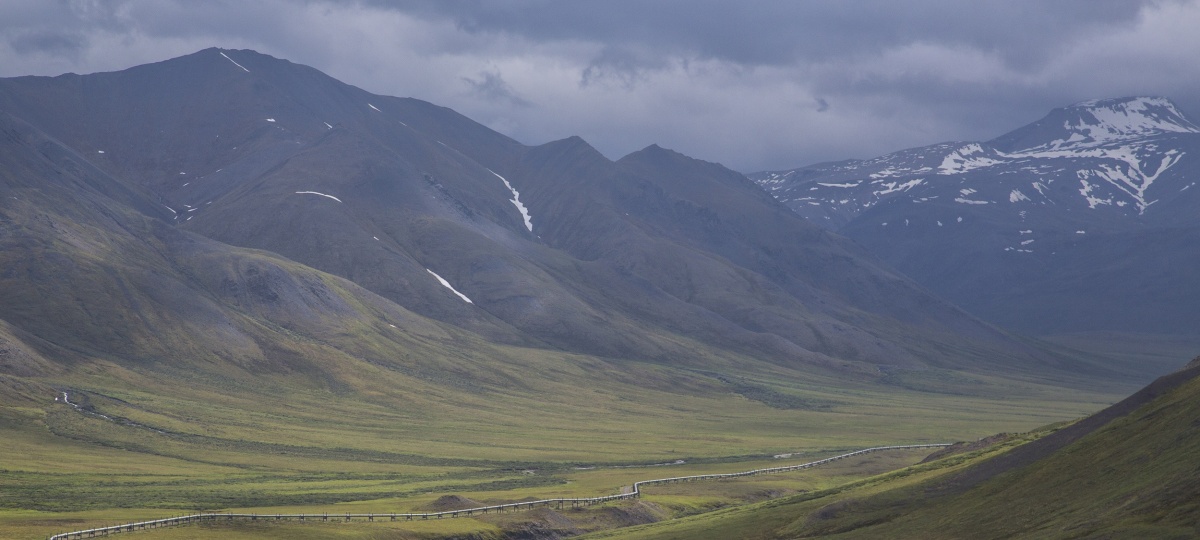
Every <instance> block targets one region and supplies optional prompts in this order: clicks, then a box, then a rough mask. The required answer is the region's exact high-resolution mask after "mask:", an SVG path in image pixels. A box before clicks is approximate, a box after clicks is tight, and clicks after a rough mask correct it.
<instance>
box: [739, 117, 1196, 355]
mask: <svg viewBox="0 0 1200 540" xmlns="http://www.w3.org/2000/svg"><path fill="white" fill-rule="evenodd" d="M1197 156H1200V128H1198V127H1197V126H1196V125H1195V124H1194V123H1192V122H1191V121H1190V120H1188V119H1187V118H1186V117H1185V116H1183V114H1182V113H1181V112H1180V111H1179V110H1178V109H1177V108H1176V107H1175V106H1174V105H1173V104H1172V103H1171V102H1170V101H1168V100H1165V99H1162V98H1123V99H1111V100H1096V101H1089V102H1083V103H1078V104H1075V105H1072V106H1070V107H1065V108H1062V109H1055V110H1054V111H1052V112H1051V113H1050V114H1049V115H1048V116H1047V117H1046V118H1044V119H1042V120H1040V121H1038V122H1035V123H1033V124H1030V125H1028V126H1025V127H1023V128H1020V129H1017V130H1015V131H1013V132H1011V133H1009V134H1006V135H1003V136H1001V137H998V138H996V139H993V140H992V141H988V142H983V143H945V144H939V145H933V146H928V147H923V148H915V149H910V150H904V151H901V152H897V153H894V154H889V155H887V156H882V157H879V158H875V159H871V160H866V161H848V162H840V163H829V164H822V165H814V166H812V167H806V168H802V169H796V170H792V171H782V172H775V173H759V174H756V175H753V177H754V179H755V180H756V182H757V183H759V185H761V186H762V187H764V188H765V189H767V190H768V191H770V192H771V193H772V194H773V195H775V196H776V197H777V198H779V199H780V200H781V201H784V202H785V203H787V204H788V205H789V207H791V208H792V209H793V210H795V211H796V212H797V213H800V214H801V215H804V216H806V217H808V218H810V219H812V220H813V221H814V222H816V223H818V224H822V225H823V226H825V227H828V228H830V229H832V230H836V231H838V232H840V233H842V234H845V235H846V236H848V237H850V238H852V239H854V240H855V241H857V242H859V243H861V244H862V245H863V246H865V247H867V248H868V249H869V250H870V251H871V252H872V253H875V254H876V255H878V256H879V257H880V258H882V259H883V260H885V261H887V262H888V263H891V264H893V265H895V266H896V267H897V268H898V269H899V270H901V271H902V272H904V273H905V274H906V275H908V276H910V277H912V278H913V279H915V280H916V281H918V282H919V283H922V284H923V285H925V286H927V287H929V288H931V289H933V290H934V291H936V292H938V293H940V294H942V295H944V296H946V297H947V298H948V299H950V300H951V301H953V302H955V303H956V304H958V305H960V306H963V307H964V308H965V309H966V310H967V311H969V312H971V313H973V314H976V315H979V316H981V317H983V318H984V319H986V320H989V321H992V322H995V323H998V324H1000V325H1002V326H1006V327H1010V328H1016V329H1020V330H1023V331H1026V332H1032V333H1038V334H1052V333H1061V332H1079V331H1126V332H1151V333H1181V334H1183V333H1195V331H1196V330H1198V329H1200V327H1198V326H1197V324H1200V322H1198V321H1200V311H1197V310H1198V309H1200V308H1198V307H1197V306H1200V280H1196V279H1194V277H1192V276H1191V275H1190V274H1188V273H1187V269H1188V268H1195V266H1196V264H1197V263H1200V259H1198V258H1197V257H1200V255H1197V254H1196V253H1195V250H1191V249H1186V246H1188V245H1191V243H1192V242H1193V241H1194V239H1195V237H1196V235H1197V231H1200V219H1198V218H1197V215H1200V214H1197V212H1196V211H1195V209H1196V208H1198V207H1200V198H1198V197H1200V191H1197V190H1195V189H1193V186H1194V184H1195V182H1196V179H1197V177H1198V176H1200V162H1198V161H1196V158H1197Z"/></svg>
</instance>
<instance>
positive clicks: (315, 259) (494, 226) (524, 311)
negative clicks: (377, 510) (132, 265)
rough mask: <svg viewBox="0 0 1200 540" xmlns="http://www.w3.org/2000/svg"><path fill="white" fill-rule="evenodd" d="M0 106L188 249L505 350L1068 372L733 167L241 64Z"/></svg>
mask: <svg viewBox="0 0 1200 540" xmlns="http://www.w3.org/2000/svg"><path fill="white" fill-rule="evenodd" d="M0 108H3V109H6V110H9V111H11V112H12V113H13V114H19V115H21V117H22V118H23V119H25V120H26V121H28V122H30V123H31V124H34V125H36V126H38V127H39V128H40V129H43V130H45V131H46V132H48V133H50V134H52V135H53V136H54V137H56V138H58V139H59V140H62V141H63V142H64V143H65V144H67V145H68V146H70V147H72V148H75V149H77V150H78V151H79V152H80V153H81V154H82V155H86V156H88V159H89V160H91V161H93V162H94V163H95V164H96V166H97V167H99V168H101V169H102V170H104V171H106V172H108V173H109V174H110V175H111V176H112V177H114V178H119V179H121V181H124V182H128V183H130V185H131V187H130V189H138V190H142V191H144V192H145V193H148V194H149V196H148V198H150V199H152V200H153V203H154V204H159V205H161V206H162V207H165V208H166V209H167V211H168V212H171V213H172V214H171V219H170V221H172V222H174V223H175V224H177V226H179V227H181V228H183V229H186V230H190V231H194V232H197V233H200V234H203V235H204V236H207V237H209V238H212V239H215V240H218V241H220V242H224V243H228V244H232V245H237V246H243V247H250V248H256V249H263V250H268V251H271V252H274V253H278V254H280V255H282V256H284V257H287V258H289V259H292V260H295V261H297V262H300V263H302V264H305V265H307V266H310V267H312V268H316V269H318V270H321V271H325V272H329V273H332V274H334V275H338V276H341V277H344V278H346V279H349V280H351V281H353V282H354V283H356V284H358V285H360V286H362V287H364V288H366V289H368V290H370V291H372V292H374V293H377V294H380V295H382V296H383V297H385V298H387V299H389V300H391V301H393V302H396V303H398V304H399V305H401V306H404V307H405V308H406V309H410V310H413V311H414V312H416V313H420V314H422V315H424V316H428V317H432V318H434V319H437V320H441V321H445V322H449V323H452V324H454V325H456V326H459V327H461V328H464V329H467V330H469V331H471V332H473V333H476V334H479V335H482V336H485V337H487V338H488V339H490V340H492V341H494V342H499V343H507V344H514V345H521V346H536V347H550V348H558V349H565V350H568V351H575V352H583V353H588V354H599V355H604V356H610V357H624V358H639V359H653V360H655V361H660V362H667V363H680V362H684V363H686V362H688V361H690V360H688V359H691V358H696V357H698V356H705V355H707V354H708V353H707V352H706V348H707V347H717V348H718V349H722V350H728V351H731V352H737V353H739V354H752V355H759V356H763V357H765V358H769V359H771V360H773V361H775V362H780V363H784V364H795V363H800V364H811V365H814V366H815V365H821V366H825V367H826V368H829V369H835V370H849V371H864V370H865V372H875V373H876V375H878V372H877V371H876V370H875V368H873V367H872V365H875V364H887V365H897V366H904V367H929V366H937V367H944V368H956V367H974V368H982V367H987V366H990V367H987V369H1003V368H1000V367H999V366H1000V365H1002V364H1006V363H1007V364H1012V365H1014V366H1015V365H1021V366H1025V367H1026V368H1028V369H1031V370H1034V371H1037V370H1039V369H1041V368H1040V367H1038V366H1042V367H1045V366H1047V365H1050V364H1057V363H1060V362H1064V361H1065V360H1064V358H1062V357H1060V356H1056V355H1055V354H1047V353H1046V352H1045V351H1044V350H1038V349H1037V348H1031V347H1029V346H1027V345H1025V344H1023V343H1019V342H1017V341H1014V340H1012V339H1011V338H1009V337H1007V336H1005V335H1003V334H1001V333H998V332H997V331H995V330H994V329H992V328H989V327H987V326H986V325H984V324H982V323H979V322H978V321H975V320H973V319H971V318H969V317H966V316H964V315H963V314H962V313H961V312H959V311H958V310H956V309H955V308H953V307H951V306H950V305H948V304H946V303H944V302H942V301H940V300H938V299H936V298H934V297H933V296H932V295H930V294H928V293H927V292H925V291H924V290H922V289H921V288H919V287H917V286H914V285H913V284H912V283H911V282H909V281H907V280H906V279H904V278H902V277H899V276H897V275H895V274H893V273H891V272H890V271H888V270H886V269H884V267H883V266H881V265H880V264H878V263H876V262H874V261H872V260H870V258H869V257H868V256H866V255H865V254H864V253H863V252H862V251H861V250H859V249H858V248H857V247H855V246H853V245H851V244H849V243H847V242H845V241H844V240H843V239H841V238H839V237H836V236H833V235H829V234H827V233H824V232H821V231H819V230H817V229H815V228H813V227H812V226H811V225H809V224H807V223H804V222H803V220H799V219H793V218H791V217H790V216H789V215H788V214H787V213H786V212H782V211H781V210H782V207H780V206H779V205H778V204H776V203H775V202H773V201H771V200H769V199H768V198H766V197H763V196H762V195H761V194H758V193H756V192H753V190H751V189H749V188H751V187H752V186H750V185H748V184H747V183H746V182H745V180H744V179H742V178H741V177H740V176H739V175H736V174H734V173H732V172H730V171H728V170H726V169H723V168H721V167H718V166H715V165H711V164H710V165H703V166H701V165H699V164H697V163H696V162H693V161H691V160H688V159H685V158H683V157H682V156H676V157H674V158H670V159H661V156H660V155H661V152H662V151H661V149H654V148H651V149H647V150H646V151H643V152H640V153H637V154H634V155H632V156H630V157H627V158H626V159H624V160H622V161H621V162H620V163H614V162H612V161H610V160H608V159H606V158H604V157H603V156H602V155H600V154H599V153H597V152H596V151H595V150H594V149H592V148H591V147H590V146H588V145H587V144H586V143H585V142H583V141H582V140H581V139H578V138H571V139H566V140H563V141H557V142H553V143H549V144H545V145H542V146H538V147H525V146H523V145H520V144H518V143H516V142H515V141H512V140H510V139H507V138H505V137H503V136H502V135H499V134H497V133H495V132H493V131H491V130H489V129H487V128H485V127H483V126H480V125H478V124H476V123H474V122H471V121H470V120H468V119H466V118H464V117H462V116H460V115H458V114H456V113H454V112H453V111H450V110H448V109H442V108H439V107H435V106H433V105H430V104H427V103H424V102H420V101H417V100H411V99H399V98H391V97H385V96H377V95H373V94H369V93H367V92H364V91H362V90H360V89H357V88H354V87H351V86H348V85H345V84H343V83H340V82H338V81H335V80H333V79H331V78H329V77H327V76H325V75H323V74H321V73H319V72H317V71H316V70H313V69H311V68H307V67H304V66H298V65H295V64H292V63H290V62H287V61H283V60H278V59H274V58H271V57H269V56H265V55H260V54H257V53H254V52H252V51H226V50H218V49H208V50H205V51H201V52H198V53H195V54H192V55H189V56H186V57H182V58H178V59H174V60H169V61H166V62H161V63H158V64H151V65H146V66H139V67H136V68H131V69H129V70H126V71H122V72H116V73H105V74H96V75H84V76H76V75H64V76H61V77H55V78H41V77H24V78H15V79H6V80H3V81H0ZM655 156H660V157H655ZM689 178H690V180H689ZM730 194H736V197H732V196H727V195H730ZM160 213H161V211H160ZM747 216H754V218H753V219H751V218H748V217H747ZM635 268H636V269H635ZM846 362H850V364H847V363H846ZM1068 364H1070V363H1069V362H1068V363H1067V364H1062V365H1060V366H1058V367H1060V368H1066V366H1067V365H1068ZM1071 365H1072V366H1073V367H1070V368H1068V371H1077V372H1078V371H1087V370H1088V369H1091V368H1089V367H1086V366H1082V365H1079V364H1071Z"/></svg>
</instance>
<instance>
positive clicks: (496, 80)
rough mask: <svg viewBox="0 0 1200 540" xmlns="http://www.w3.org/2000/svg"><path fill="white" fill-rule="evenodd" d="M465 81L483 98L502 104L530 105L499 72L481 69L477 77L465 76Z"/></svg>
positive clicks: (474, 92)
mask: <svg viewBox="0 0 1200 540" xmlns="http://www.w3.org/2000/svg"><path fill="white" fill-rule="evenodd" d="M462 80H463V82H465V83H467V85H468V86H470V87H471V92H472V93H473V94H475V95H477V96H479V97H481V98H483V99H486V100H488V101H490V102H493V103H499V104H501V105H512V106H515V107H528V106H530V103H529V101H527V100H525V99H524V98H522V97H520V96H518V95H516V93H514V92H513V89H512V87H511V86H509V85H508V83H506V82H504V77H502V76H501V75H500V73H499V72H495V71H481V72H480V73H479V75H478V77H476V78H472V77H463V78H462Z"/></svg>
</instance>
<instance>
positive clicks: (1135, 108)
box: [991, 96, 1200, 152]
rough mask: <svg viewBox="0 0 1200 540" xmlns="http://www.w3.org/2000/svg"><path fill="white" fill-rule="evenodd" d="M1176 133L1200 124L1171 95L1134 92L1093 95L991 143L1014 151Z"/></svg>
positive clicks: (1197, 128)
mask: <svg viewBox="0 0 1200 540" xmlns="http://www.w3.org/2000/svg"><path fill="white" fill-rule="evenodd" d="M1172 133H1200V126H1197V125H1196V124H1195V123H1193V122H1192V121H1191V120H1189V119H1188V118H1187V117H1186V116H1184V115H1183V113H1182V112H1180V110H1179V108H1177V107H1176V106H1175V103H1173V102H1172V101H1171V100H1169V99H1167V98H1164V97H1154V96H1133V97H1123V98H1110V99H1092V100H1087V101H1081V102H1079V103H1075V104H1073V105H1069V106H1067V107H1061V108H1057V109H1054V110H1052V111H1050V114H1048V115H1046V117H1045V118H1042V119H1041V120H1038V121H1037V122H1034V123H1033V124H1030V125H1028V126H1025V127H1022V128H1020V129H1017V130H1015V131H1013V132H1011V133H1008V134H1006V135H1003V136H1001V137H999V138H997V139H995V140H993V141H991V143H992V145H993V146H995V147H997V148H999V149H1001V150H1004V151H1009V152H1011V151H1017V150H1032V149H1038V148H1043V149H1060V148H1067V147H1089V146H1100V145H1105V144H1110V143H1114V142H1121V141H1131V140H1136V139H1144V138H1146V137H1154V136H1159V135H1168V134H1172Z"/></svg>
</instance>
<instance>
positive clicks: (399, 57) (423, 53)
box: [0, 0, 1200, 172]
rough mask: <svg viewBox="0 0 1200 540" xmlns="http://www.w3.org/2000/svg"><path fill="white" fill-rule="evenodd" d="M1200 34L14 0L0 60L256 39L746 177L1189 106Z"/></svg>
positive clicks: (1110, 8) (631, 6)
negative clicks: (1102, 112)
mask: <svg viewBox="0 0 1200 540" xmlns="http://www.w3.org/2000/svg"><path fill="white" fill-rule="evenodd" d="M1198 29H1200V3H1198V2H1196V1H1176V0H1164V1H1144V2H1139V1H1134V0H1055V1H1045V0H1003V1H963V0H950V1H930V0H906V1H893V0H879V1H860V2H855V1H833V0H829V1H821V2H818V1H801V0H791V1H788V0H762V1H752V0H750V1H746V0H743V1H737V2H735V1H715V0H659V1H650V0H597V1H555V2H552V1H549V0H495V1H486V0H475V1H467V0H464V1H451V0H425V1H421V0H414V1H408V2H386V1H382V0H377V1H365V0H364V1H349V0H346V1H339V0H307V1H303V0H262V1H257V2H255V1H241V0H211V1H192V0H129V1H122V0H111V1H105V0H61V1H59V0H2V1H0V76H5V77H8V76H16V75H58V74H61V73H65V72H75V73H91V72H96V71H111V70H118V69H124V68H127V67H130V66H134V65H138V64H143V63H147V62H154V61H159V60H165V59H168V58H172V57H176V56H181V55H184V54H188V53H192V52H195V51H197V50H200V49H203V48H207V47H211V46H216V47H223V48H235V49H242V48H248V49H254V50H257V51H259V52H263V53H267V54H270V55H273V56H276V57H280V58H286V59H288V60H291V61H293V62H297V63H301V64H307V65H310V66H313V67H315V68H317V69H320V70H322V71H324V72H326V73H328V74H330V75H332V76H334V77H336V78H338V79H341V80H342V81H345V82H347V83H350V84H353V85H356V86H359V87H361V88H364V89H366V90H368V91H371V92H375V93H379V94H387V95H395V96H409V97H416V98H420V99H424V100H428V101H431V102H434V103H437V104H439V105H444V106H447V107H451V108H453V109H455V110H457V111H459V112H461V113H463V114H465V115H467V116H469V117H471V118H474V119H475V120H477V121H479V122H482V123H483V124H486V125H488V126H490V127H492V128H493V129H496V130H498V131H500V132H502V133H505V134H507V135H509V136H511V137H513V138H515V139H517V140H519V141H521V142H523V143H526V144H542V143H545V142H548V141H551V140H555V139H560V138H563V137H567V136H570V135H580V136H582V137H583V138H585V139H587V140H588V141H589V142H590V143H591V144H592V145H593V146H595V147H596V148H597V149H599V150H600V151H601V152H604V153H605V154H606V155H608V156H609V157H612V158H619V157H620V156H622V155H624V154H626V153H628V152H631V151H634V150H637V149H640V148H642V147H644V146H647V145H649V144H651V143H657V144H659V145H661V146H664V147H668V148H673V149H676V150H679V151H681V152H684V153H686V154H689V155H692V156H694V157H698V158H701V159H706V160H709V161H719V162H721V163H723V164H725V165H727V166H730V167H732V168H734V169H737V170H741V171H744V172H752V171H758V170H763V169H781V168H790V167H795V166H800V165H806V164H810V163H814V162H818V161H827V160H835V159H845V158H853V157H858V158H866V157H873V156H876V155H879V154H883V153H886V152H890V151H893V150H899V149H903V148H908V147H913V146H921V145H926V144H931V143H935V142H942V141H947V140H978V139H990V138H992V137H995V136H998V135H1000V134H1002V133H1004V132H1006V131H1008V130H1011V129H1013V128H1016V127H1019V126H1021V125H1024V124H1026V123H1029V122H1032V121H1034V120H1037V119H1038V118H1040V117H1041V116H1043V115H1044V114H1045V113H1046V112H1048V111H1049V109H1051V108H1053V107H1056V106H1063V105H1068V104H1071V103H1074V102H1077V101H1082V100H1085V99H1091V98H1103V97H1119V96H1127V95H1162V96H1166V97H1169V98H1171V99H1174V100H1175V101H1176V103H1178V104H1179V105H1180V107H1181V108H1182V109H1183V110H1184V112H1185V113H1189V114H1190V115H1192V117H1193V118H1197V117H1200V30H1198Z"/></svg>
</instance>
